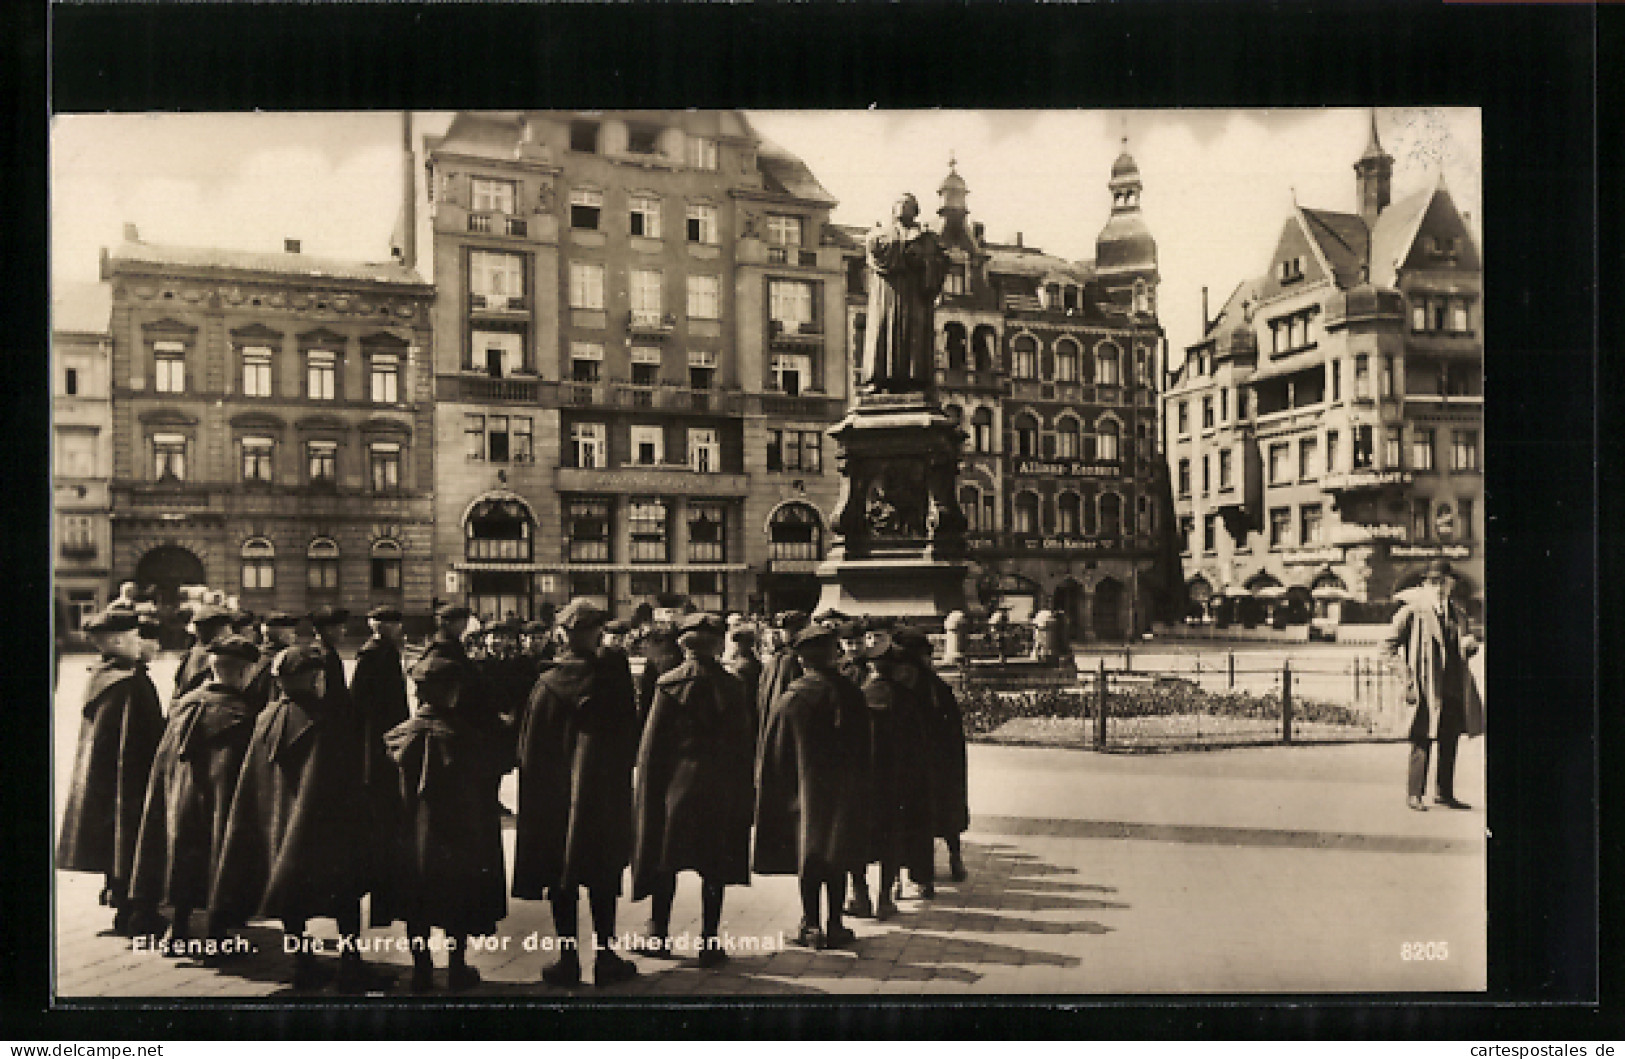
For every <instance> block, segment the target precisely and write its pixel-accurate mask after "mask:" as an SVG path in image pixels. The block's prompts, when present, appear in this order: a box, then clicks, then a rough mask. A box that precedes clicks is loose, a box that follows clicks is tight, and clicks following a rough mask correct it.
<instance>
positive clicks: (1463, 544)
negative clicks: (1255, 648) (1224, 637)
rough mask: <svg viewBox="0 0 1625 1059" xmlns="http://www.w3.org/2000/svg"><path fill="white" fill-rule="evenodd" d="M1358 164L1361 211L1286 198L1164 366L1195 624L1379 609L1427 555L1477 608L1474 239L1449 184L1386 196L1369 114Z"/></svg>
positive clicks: (1478, 344)
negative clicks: (1264, 245) (1449, 571)
mask: <svg viewBox="0 0 1625 1059" xmlns="http://www.w3.org/2000/svg"><path fill="white" fill-rule="evenodd" d="M1354 170H1355V188H1354V190H1355V197H1356V201H1357V203H1358V212H1356V213H1338V212H1333V211H1330V210H1317V209H1308V208H1305V207H1301V206H1295V207H1294V208H1293V211H1292V213H1291V215H1290V216H1289V217H1288V218H1287V220H1286V222H1285V224H1284V225H1283V226H1282V229H1281V235H1280V237H1279V239H1278V240H1277V242H1276V247H1275V250H1274V253H1273V254H1272V256H1271V259H1270V263H1269V268H1268V270H1267V271H1266V273H1265V274H1264V275H1262V276H1259V277H1257V278H1255V279H1252V280H1248V281H1246V282H1243V283H1242V284H1240V285H1239V286H1238V287H1237V289H1236V290H1235V291H1234V292H1232V294H1231V295H1230V296H1229V298H1228V299H1227V300H1226V301H1225V303H1224V305H1223V306H1222V307H1221V308H1220V310H1219V312H1218V314H1217V315H1215V316H1214V317H1212V318H1211V319H1205V320H1204V321H1203V336H1202V339H1201V341H1199V342H1197V343H1195V344H1194V345H1192V346H1191V347H1189V348H1188V349H1187V350H1186V351H1185V357H1184V361H1183V363H1181V364H1177V365H1173V366H1171V368H1170V370H1169V372H1168V377H1167V381H1166V386H1165V393H1164V398H1163V401H1164V415H1163V423H1164V429H1165V430H1166V432H1167V433H1166V439H1165V449H1166V451H1167V453H1168V463H1169V469H1170V474H1171V476H1172V481H1173V485H1174V495H1175V501H1174V503H1175V510H1176V517H1177V518H1178V520H1179V530H1180V539H1181V543H1182V545H1183V555H1182V562H1183V566H1184V573H1185V577H1186V578H1187V595H1188V598H1189V601H1190V610H1189V614H1188V616H1189V617H1191V618H1194V619H1200V620H1213V621H1218V622H1221V623H1229V622H1242V623H1246V624H1253V623H1257V622H1261V621H1274V622H1276V623H1277V624H1282V623H1290V622H1305V621H1309V620H1310V619H1311V618H1312V617H1318V618H1321V619H1324V620H1326V621H1329V622H1333V623H1335V622H1337V621H1339V620H1377V619H1380V618H1381V617H1383V616H1384V615H1385V614H1386V612H1387V609H1386V608H1387V606H1388V604H1389V601H1391V599H1392V597H1393V594H1394V592H1395V591H1397V590H1400V589H1403V588H1405V587H1408V586H1409V585H1410V584H1414V583H1415V582H1416V581H1417V579H1419V577H1420V576H1421V571H1422V569H1423V567H1424V566H1425V565H1426V562H1427V561H1428V560H1429V559H1433V558H1447V559H1449V560H1451V561H1452V565H1453V566H1454V567H1455V568H1456V570H1457V571H1458V574H1459V575H1460V584H1459V585H1458V592H1459V593H1460V594H1461V595H1462V598H1463V601H1464V602H1465V603H1466V605H1467V606H1468V608H1469V609H1470V610H1473V611H1477V610H1478V609H1479V608H1481V607H1482V603H1483V573H1484V554H1483V529H1484V523H1483V505H1484V487H1483V472H1482V467H1481V463H1480V459H1481V451H1482V439H1483V401H1484V398H1483V349H1484V347H1483V333H1482V300H1481V291H1482V271H1481V266H1480V264H1479V258H1478V251H1477V248H1476V246H1475V245H1474V241H1473V238H1472V235H1471V233H1470V231H1469V230H1468V227H1467V224H1466V221H1465V218H1464V217H1463V216H1462V214H1461V213H1460V212H1459V211H1458V210H1457V209H1456V207H1455V204H1454V203H1453V202H1452V200H1451V197H1450V192H1449V191H1448V190H1447V189H1446V188H1445V187H1444V185H1443V183H1442V181H1441V182H1440V183H1438V184H1437V185H1435V186H1434V187H1431V188H1429V189H1427V190H1425V191H1421V192H1418V193H1417V194H1415V195H1412V196H1410V197H1408V198H1405V199H1402V200H1400V201H1398V202H1390V201H1389V200H1390V183H1391V177H1392V172H1393V158H1392V157H1390V156H1389V155H1388V154H1387V153H1386V152H1385V151H1384V150H1383V149H1382V145H1381V143H1380V142H1379V140H1378V138H1377V130H1376V123H1375V116H1373V119H1372V126H1371V135H1370V141H1369V143H1368V144H1367V146H1366V149H1365V152H1364V154H1363V155H1362V156H1361V157H1360V159H1359V161H1358V162H1356V163H1355V165H1354ZM1203 312H1204V315H1205V314H1206V306H1205V305H1204V307H1203Z"/></svg>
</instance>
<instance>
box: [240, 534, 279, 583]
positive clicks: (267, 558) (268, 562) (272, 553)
mask: <svg viewBox="0 0 1625 1059" xmlns="http://www.w3.org/2000/svg"><path fill="white" fill-rule="evenodd" d="M275 587H276V548H275V547H273V546H272V544H271V542H270V541H268V540H266V539H265V538H264V537H255V538H253V539H252V540H247V541H244V542H243V591H244V592H264V591H269V590H270V589H273V588H275Z"/></svg>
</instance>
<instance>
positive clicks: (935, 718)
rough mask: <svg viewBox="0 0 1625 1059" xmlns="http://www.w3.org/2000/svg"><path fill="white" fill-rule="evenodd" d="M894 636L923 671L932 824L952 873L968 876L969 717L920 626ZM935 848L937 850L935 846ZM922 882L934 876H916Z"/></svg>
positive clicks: (951, 875)
mask: <svg viewBox="0 0 1625 1059" xmlns="http://www.w3.org/2000/svg"><path fill="white" fill-rule="evenodd" d="M892 642H893V643H894V644H895V645H896V646H897V648H898V649H899V650H900V651H902V652H903V654H904V655H905V656H906V657H907V658H908V659H909V660H910V661H911V662H912V663H913V665H914V667H915V669H916V670H917V672H918V673H919V682H918V684H917V685H916V692H917V695H918V698H919V702H920V707H921V719H922V721H923V722H924V726H925V736H926V760H927V769H928V771H929V773H930V780H931V828H932V832H933V833H934V834H935V836H936V837H937V838H940V839H942V840H943V841H944V842H946V843H947V845H948V876H949V878H951V879H953V881H954V882H964V881H965V878H966V874H967V873H966V871H965V858H964V854H963V852H962V850H961V848H960V835H962V834H963V833H964V832H965V831H967V830H969V829H970V799H969V784H968V782H967V780H968V769H967V755H966V748H965V717H964V713H963V712H962V711H961V710H960V708H959V698H958V696H956V695H955V694H954V691H953V689H952V688H950V687H949V686H948V682H947V681H945V680H943V679H942V677H941V676H940V675H939V674H938V673H937V671H936V667H935V665H934V664H933V663H934V659H933V653H932V647H931V638H930V637H928V636H927V635H926V634H925V633H923V632H921V631H920V630H918V629H912V628H910V629H902V630H899V631H898V632H897V633H896V634H895V635H894V636H893V637H892ZM933 853H934V851H933ZM916 881H917V882H919V883H920V884H921V885H922V886H924V885H927V884H929V883H930V882H931V880H930V879H920V880H916Z"/></svg>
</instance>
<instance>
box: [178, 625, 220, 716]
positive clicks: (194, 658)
mask: <svg viewBox="0 0 1625 1059" xmlns="http://www.w3.org/2000/svg"><path fill="white" fill-rule="evenodd" d="M188 628H189V629H190V630H191V631H192V633H193V635H194V637H195V639H194V640H193V641H192V646H191V647H190V648H189V649H188V650H187V652H186V657H185V658H183V659H181V665H180V668H179V669H177V670H176V671H175V693H174V694H173V695H171V696H170V697H169V708H170V709H174V708H175V704H176V703H177V702H179V701H181V697H182V696H183V695H185V694H186V693H187V692H189V691H191V690H193V689H194V688H198V687H202V686H203V682H204V681H206V680H208V679H209V673H210V669H209V645H210V644H212V643H213V642H214V641H215V640H216V639H218V638H219V637H221V636H225V635H227V634H229V633H230V632H231V613H230V612H229V611H227V610H225V609H224V608H223V607H219V606H217V605H215V604H213V603H201V604H199V605H198V607H197V609H196V610H194V611H193V612H192V620H191V622H190V623H189V624H188Z"/></svg>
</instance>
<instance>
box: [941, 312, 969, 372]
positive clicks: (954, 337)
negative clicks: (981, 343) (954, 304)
mask: <svg viewBox="0 0 1625 1059" xmlns="http://www.w3.org/2000/svg"><path fill="white" fill-rule="evenodd" d="M942 341H943V346H944V348H946V350H947V352H948V370H949V371H964V370H965V358H966V355H967V353H968V352H969V345H970V342H969V340H968V339H967V338H966V337H965V325H964V324H962V323H959V322H958V321H957V320H954V321H950V322H949V323H948V324H947V325H946V326H944V327H943V329H942Z"/></svg>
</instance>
